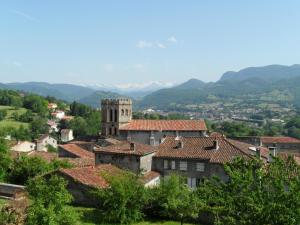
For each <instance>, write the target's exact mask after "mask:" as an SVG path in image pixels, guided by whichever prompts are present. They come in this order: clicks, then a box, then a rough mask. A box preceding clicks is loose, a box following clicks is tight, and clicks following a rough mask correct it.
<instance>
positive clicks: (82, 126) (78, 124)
mask: <svg viewBox="0 0 300 225" xmlns="http://www.w3.org/2000/svg"><path fill="white" fill-rule="evenodd" d="M68 126H69V128H70V129H72V130H73V132H74V136H75V137H82V136H86V135H87V129H88V125H87V122H86V120H85V119H84V118H82V117H79V116H78V117H75V118H74V119H73V120H71V121H70V122H69V125H68Z"/></svg>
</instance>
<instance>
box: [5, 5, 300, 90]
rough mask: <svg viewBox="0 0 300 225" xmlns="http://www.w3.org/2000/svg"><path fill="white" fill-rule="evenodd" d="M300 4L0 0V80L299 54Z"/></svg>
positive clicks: (207, 67) (106, 74) (191, 67)
mask: <svg viewBox="0 0 300 225" xmlns="http://www.w3.org/2000/svg"><path fill="white" fill-rule="evenodd" d="M299 10H300V1H293V0H290V1H279V0H278V1H277V0H272V1H271V0H265V1H261V0H251V1H238V0H236V1H233V0H219V1H215V0H186V1H183V0H118V1H117V0H107V1H101V0H43V1H39V0H35V1H34V0H26V1H25V0H19V1H16V0H3V1H0V82H25V81H43V82H50V83H73V84H88V85H96V84H107V85H112V84H130V83H136V84H146V83H149V82H153V81H156V82H162V83H169V84H170V83H180V82H183V81H186V80H188V79H190V78H197V79H200V80H203V81H205V82H208V81H216V80H218V79H219V78H220V76H221V75H222V74H223V73H224V72H226V71H237V70H240V69H243V68H245V67H250V66H263V65H270V64H282V65H292V64H298V63H300V62H299V59H300V29H299V27H300V13H299Z"/></svg>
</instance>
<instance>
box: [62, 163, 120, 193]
mask: <svg viewBox="0 0 300 225" xmlns="http://www.w3.org/2000/svg"><path fill="white" fill-rule="evenodd" d="M121 171H122V170H120V169H119V168H117V167H115V166H113V165H111V164H100V165H98V166H89V167H77V168H71V169H61V170H59V172H60V173H62V174H64V175H66V176H69V177H70V178H72V179H73V180H74V181H76V182H79V183H82V184H84V185H87V186H91V187H97V188H106V187H108V185H109V184H108V182H107V181H106V180H105V178H104V177H103V176H102V175H101V173H108V174H112V175H113V174H116V173H121Z"/></svg>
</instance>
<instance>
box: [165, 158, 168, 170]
mask: <svg viewBox="0 0 300 225" xmlns="http://www.w3.org/2000/svg"><path fill="white" fill-rule="evenodd" d="M164 169H168V160H164Z"/></svg>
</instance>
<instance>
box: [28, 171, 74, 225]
mask: <svg viewBox="0 0 300 225" xmlns="http://www.w3.org/2000/svg"><path fill="white" fill-rule="evenodd" d="M66 186H67V182H66V181H65V180H64V179H63V178H61V177H58V176H51V177H50V178H49V180H45V179H44V178H42V177H38V178H36V179H33V180H30V182H29V183H28V185H27V191H28V193H29V195H30V199H31V201H32V204H31V206H30V207H29V208H28V212H27V214H28V215H27V219H26V224H27V225H36V224H43V225H73V224H76V223H77V221H78V219H79V218H78V216H77V214H76V213H75V211H74V210H73V209H71V208H70V207H68V204H70V203H71V202H72V196H71V194H70V193H69V192H68V191H67V189H66Z"/></svg>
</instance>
